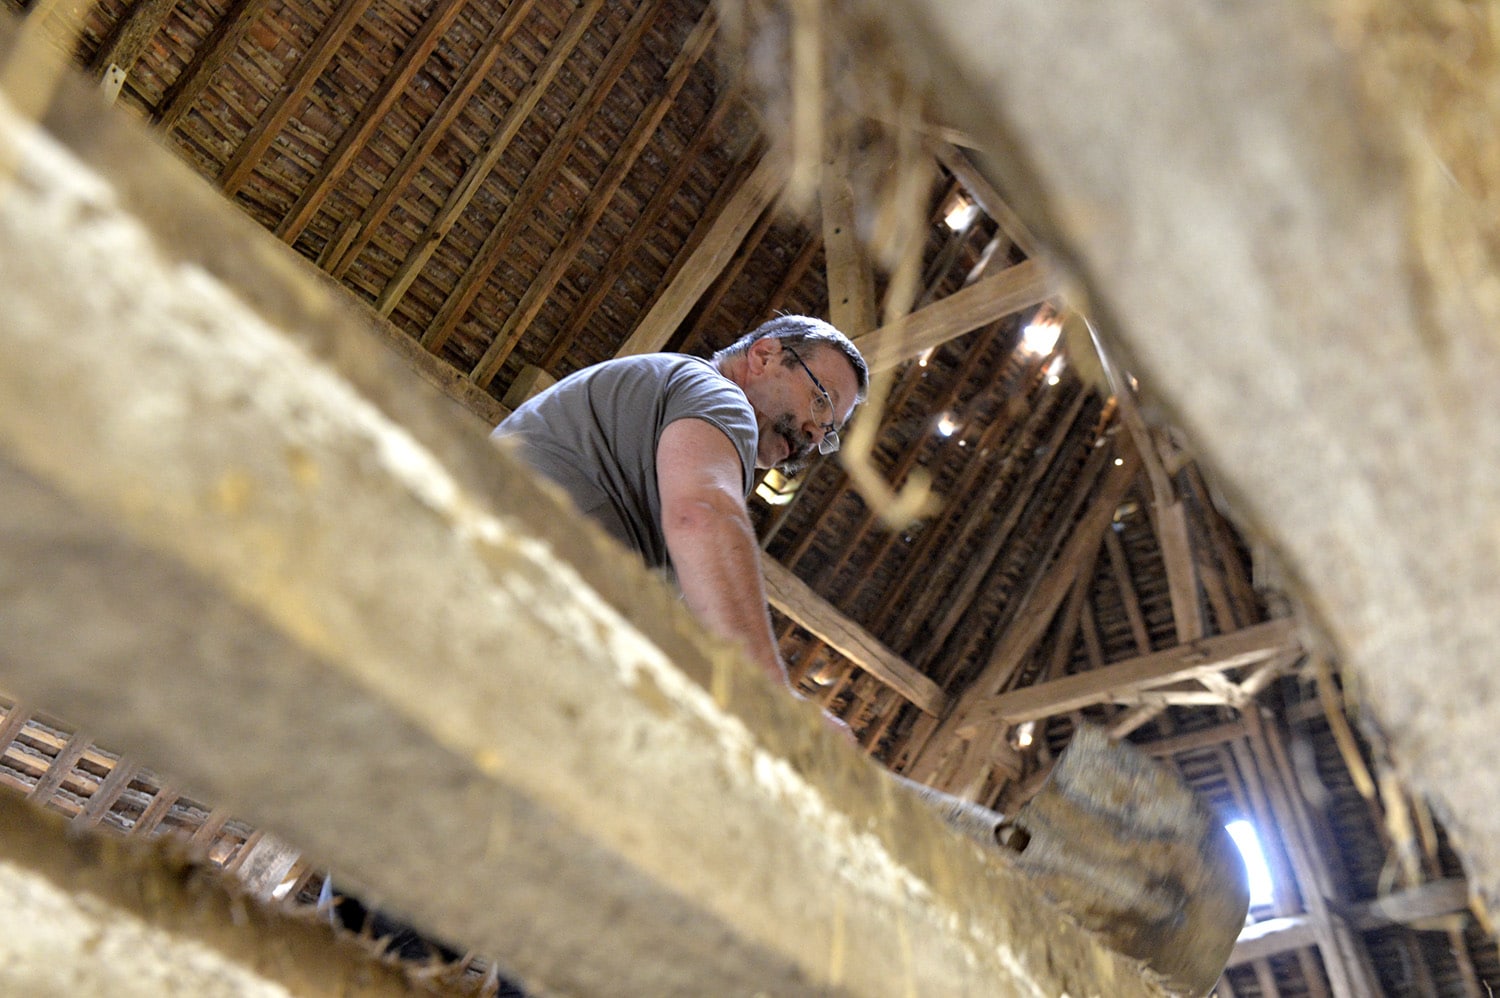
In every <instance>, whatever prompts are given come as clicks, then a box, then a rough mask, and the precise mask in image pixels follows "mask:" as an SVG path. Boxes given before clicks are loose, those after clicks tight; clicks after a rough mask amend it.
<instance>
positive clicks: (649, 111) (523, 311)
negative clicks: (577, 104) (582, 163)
mask: <svg viewBox="0 0 1500 998" xmlns="http://www.w3.org/2000/svg"><path fill="white" fill-rule="evenodd" d="M718 26H719V22H718V18H717V16H716V15H715V13H714V8H713V6H712V5H710V6H708V7H707V8H705V10H704V12H703V15H702V17H700V18H699V20H698V23H697V25H695V26H694V28H693V31H692V33H691V34H690V35H689V36H688V38H687V41H685V42H684V43H683V47H682V49H681V51H679V52H678V53H677V58H676V59H675V60H673V62H672V65H671V66H669V67H668V68H667V72H666V76H665V78H664V79H663V81H662V84H661V87H660V89H659V90H657V92H656V95H655V96H654V97H653V98H652V100H651V101H650V103H648V104H647V105H646V107H645V109H644V110H642V112H641V113H640V115H639V116H638V117H637V118H636V122H635V124H634V126H632V128H631V130H630V133H629V134H628V135H627V136H625V139H624V141H623V142H622V143H621V144H620V147H619V148H618V150H617V151H616V152H615V153H614V156H613V157H612V158H611V159H610V162H609V165H608V166H606V167H605V168H604V174H603V176H601V177H600V178H599V180H598V181H597V182H596V183H595V184H594V186H593V188H592V189H591V190H590V192H589V195H588V200H587V201H586V202H585V203H584V205H583V207H582V209H580V210H579V213H578V215H577V217H576V218H574V219H573V220H572V221H571V222H570V223H569V225H568V234H567V235H566V236H565V237H564V238H563V241H562V243H561V244H559V245H558V246H557V247H556V248H554V249H553V250H552V252H551V253H550V254H549V255H548V257H547V262H546V263H545V264H543V265H542V268H541V270H540V271H539V272H538V273H537V275H536V277H534V278H533V279H532V282H531V286H530V287H528V288H527V289H526V292H525V293H524V294H523V295H522V296H521V300H520V302H518V303H517V304H516V307H515V309H514V311H512V312H511V313H510V315H508V316H506V318H505V322H504V323H502V324H501V326H500V328H499V329H498V330H497V331H496V332H495V337H494V339H493V340H491V342H490V345H489V347H488V348H487V349H486V350H485V351H484V354H483V355H482V356H481V357H480V358H479V360H478V362H476V363H475V364H474V367H473V369H472V370H471V371H469V380H471V381H473V382H474V383H475V384H476V385H479V386H481V387H485V386H487V385H489V383H490V382H491V381H493V380H494V378H495V375H496V374H498V373H499V372H500V369H501V368H502V367H504V366H505V362H506V360H507V359H509V357H510V354H511V351H512V350H514V349H515V347H516V344H517V343H519V342H520V341H521V337H522V336H524V335H525V333H526V330H527V328H528V327H529V326H530V325H531V323H532V321H533V320H535V319H536V317H537V315H538V314H540V312H541V311H542V308H543V307H544V306H545V305H546V304H547V300H548V298H549V296H550V295H551V294H552V290H553V289H554V288H556V287H557V282H558V281H560V280H562V278H563V275H564V274H566V273H567V270H568V268H569V267H570V266H572V264H573V260H574V259H575V258H576V257H577V256H578V251H579V250H580V249H582V248H583V244H584V242H585V241H586V240H587V239H588V238H589V236H590V235H591V234H592V233H593V231H594V226H595V225H597V224H598V223H599V219H600V218H602V217H603V215H604V212H605V210H606V209H607V208H608V207H609V205H610V202H611V201H612V200H613V199H614V196H615V194H616V193H618V192H619V190H620V186H621V185H622V184H623V183H624V182H625V178H626V176H627V175H629V173H630V170H631V168H632V167H634V166H635V163H636V160H638V159H639V158H640V156H641V153H643V152H645V151H646V146H647V145H648V144H650V142H651V139H652V138H653V137H654V136H655V135H656V130H657V129H658V128H659V127H660V126H661V123H662V121H663V120H664V119H665V118H666V116H667V113H668V112H669V111H671V110H672V103H673V101H675V100H676V99H677V95H678V94H679V93H681V92H682V88H683V86H684V85H685V84H686V83H687V81H688V77H689V76H690V75H691V74H692V72H693V70H694V69H695V68H696V67H697V66H698V63H699V60H701V59H702V58H703V54H704V53H705V52H706V51H708V46H709V44H710V43H711V42H712V41H713V40H714V35H715V34H716V32H717V30H718Z"/></svg>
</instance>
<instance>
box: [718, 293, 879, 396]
mask: <svg viewBox="0 0 1500 998" xmlns="http://www.w3.org/2000/svg"><path fill="white" fill-rule="evenodd" d="M767 338H769V339H774V340H781V343H782V346H789V347H794V348H795V347H799V346H802V345H803V344H812V345H814V346H826V347H829V348H831V349H834V350H837V351H838V352H839V353H841V354H843V355H844V358H845V359H846V360H848V361H849V366H850V367H852V368H854V380H855V381H856V382H857V383H858V386H859V390H858V391H857V392H856V393H855V396H854V401H855V403H856V404H858V403H860V402H863V401H864V400H865V396H866V395H867V394H868V393H869V390H870V366H869V365H868V364H866V363H865V358H864V357H863V356H862V355H861V354H860V352H859V348H858V347H856V346H855V345H854V342H853V341H852V340H850V339H849V337H847V336H845V335H844V334H843V333H841V332H839V331H838V330H837V329H836V328H834V326H833V325H832V324H831V323H827V322H824V321H823V320H822V319H814V318H813V317H812V316H810V315H778V316H777V317H776V318H774V319H772V320H771V321H769V322H763V323H761V324H760V325H759V326H756V327H755V328H754V329H752V330H750V332H748V333H746V334H745V335H744V336H741V337H740V338H739V339H737V340H735V341H734V342H733V343H731V344H729V345H728V346H727V347H725V348H724V349H722V350H719V351H718V352H716V353H715V354H714V355H713V360H714V363H719V362H720V361H723V360H727V359H728V358H730V357H736V356H739V355H740V354H743V353H745V352H746V351H747V350H749V349H750V344H752V343H754V342H755V341H756V340H763V339H767ZM786 363H787V366H788V367H790V366H791V365H792V364H793V363H795V361H791V360H788V361H787V362H786Z"/></svg>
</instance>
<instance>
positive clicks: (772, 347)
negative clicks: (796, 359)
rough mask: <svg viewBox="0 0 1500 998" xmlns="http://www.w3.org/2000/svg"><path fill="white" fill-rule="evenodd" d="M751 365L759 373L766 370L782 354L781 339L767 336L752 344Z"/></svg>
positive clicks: (750, 351)
mask: <svg viewBox="0 0 1500 998" xmlns="http://www.w3.org/2000/svg"><path fill="white" fill-rule="evenodd" d="M749 353H750V361H751V365H750V366H751V367H752V368H754V369H755V370H756V372H757V373H759V372H763V371H765V370H766V369H767V368H768V367H770V366H771V363H772V362H773V361H775V360H776V359H777V358H778V356H779V355H780V354H781V341H780V340H778V339H776V338H775V337H772V336H766V337H763V338H761V339H758V340H756V341H755V342H754V343H751V344H750V350H749Z"/></svg>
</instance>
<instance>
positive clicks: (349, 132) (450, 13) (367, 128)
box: [276, 0, 468, 243]
mask: <svg viewBox="0 0 1500 998" xmlns="http://www.w3.org/2000/svg"><path fill="white" fill-rule="evenodd" d="M467 2H468V0H439V3H438V4H437V5H436V6H435V7H434V9H433V10H432V11H431V12H430V13H428V15H427V20H426V21H425V22H423V24H422V27H421V28H420V29H418V31H417V34H416V36H415V37H414V38H412V40H411V41H410V42H409V43H408V44H407V46H406V49H405V50H404V51H403V52H402V53H401V56H400V57H399V58H398V59H397V60H396V63H395V65H393V66H392V67H391V68H390V71H389V72H387V73H386V75H385V79H383V80H381V81H380V86H379V87H378V88H376V91H375V93H374V94H373V95H372V96H371V97H370V99H369V100H368V102H367V103H366V104H365V106H364V107H363V108H361V109H360V112H359V116H358V117H357V118H356V119H355V121H354V122H353V123H352V124H351V125H350V126H349V127H348V128H346V129H345V130H344V134H343V135H341V136H340V137H339V141H338V144H337V145H336V146H334V148H333V151H332V152H330V153H329V154H328V155H327V157H325V158H324V160H323V165H322V166H320V167H319V168H318V172H317V175H316V176H314V177H313V179H312V180H311V181H309V182H308V184H307V186H306V187H304V188H303V189H302V194H301V195H300V196H299V197H298V198H297V203H296V204H294V205H292V207H291V209H290V210H289V211H288V212H287V213H286V216H285V217H284V218H282V220H281V222H280V223H279V224H278V225H277V226H276V234H277V235H278V236H280V237H281V238H282V239H283V240H285V241H286V242H287V243H295V242H296V241H297V237H298V236H299V235H301V234H302V230H303V229H305V228H306V227H307V224H308V223H309V222H310V221H312V218H313V216H314V215H315V214H316V213H317V211H318V208H319V207H321V206H322V204H323V202H324V201H325V200H327V198H328V195H329V194H331V193H332V192H333V188H334V186H335V185H336V184H337V183H338V182H339V179H340V178H341V177H342V176H343V175H344V171H346V170H348V169H349V164H350V163H352V162H354V157H355V156H357V155H359V152H360V150H361V149H362V148H364V145H365V143H366V142H367V141H369V138H370V136H371V135H372V134H374V132H375V129H376V128H377V127H379V125H380V123H381V121H382V120H384V118H385V115H386V112H387V111H389V110H390V109H391V106H392V105H393V104H395V103H396V100H397V99H398V98H399V97H400V96H401V94H402V92H403V91H404V90H405V89H406V85H407V84H408V83H410V82H411V80H412V77H414V76H416V74H417V70H419V69H421V68H422V64H423V63H425V62H426V61H427V57H428V56H430V55H431V54H432V50H433V49H435V48H437V44H438V42H440V41H442V38H443V33H444V32H446V31H447V30H448V27H449V26H450V25H451V24H452V23H453V21H454V19H455V18H457V17H458V15H459V13H460V12H462V11H463V9H464V5H465V4H466V3H467Z"/></svg>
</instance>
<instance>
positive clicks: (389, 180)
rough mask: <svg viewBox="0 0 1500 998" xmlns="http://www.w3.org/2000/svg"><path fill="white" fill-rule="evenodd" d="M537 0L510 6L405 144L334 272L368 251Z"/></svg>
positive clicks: (336, 258)
mask: <svg viewBox="0 0 1500 998" xmlns="http://www.w3.org/2000/svg"><path fill="white" fill-rule="evenodd" d="M534 4H535V0H517V2H515V3H513V4H511V5H510V6H509V7H507V8H506V9H505V14H504V16H503V17H501V18H500V20H498V21H497V22H495V26H494V27H493V28H491V29H490V33H489V35H487V36H486V37H485V39H484V42H483V43H482V44H481V45H480V46H479V51H478V52H477V53H475V55H474V57H473V58H472V59H470V60H469V61H468V63H467V64H466V65H465V66H464V69H463V72H462V73H461V74H460V75H459V77H458V79H457V80H456V81H455V82H454V85H453V88H452V89H451V90H449V91H448V93H447V94H445V95H444V96H443V99H442V102H441V103H439V104H438V106H437V108H436V109H435V110H434V111H433V113H432V114H431V116H429V117H428V119H427V121H426V122H425V123H423V125H422V130H421V131H420V132H419V133H418V134H417V137H416V139H414V140H413V141H412V143H411V144H410V145H409V146H407V147H406V152H405V153H403V154H402V156H401V162H399V163H398V164H396V166H395V168H394V169H392V170H391V172H390V174H389V175H388V176H387V177H386V179H385V183H384V184H382V185H381V187H380V191H379V193H377V194H376V195H375V197H373V198H372V199H371V200H370V203H369V204H368V205H366V206H365V210H364V211H363V212H362V213H361V214H360V216H359V221H358V222H357V223H355V225H354V227H353V228H352V229H350V230H349V232H348V233H347V234H346V235H345V237H344V245H342V246H339V247H337V248H336V250H335V252H334V253H333V254H332V262H331V264H330V266H329V268H328V272H329V273H330V274H332V275H333V276H334V277H343V276H344V274H345V272H347V271H348V269H349V268H350V267H351V266H352V265H353V264H354V261H355V260H356V259H358V258H359V255H360V254H361V253H362V252H364V248H365V246H366V245H368V244H369V242H370V239H371V238H372V237H373V236H374V235H375V231H376V230H377V229H379V228H380V226H381V224H382V223H384V222H385V219H386V217H387V216H388V215H389V214H390V213H391V210H392V209H393V208H394V207H395V206H396V203H397V202H398V201H399V200H400V198H401V196H402V195H403V194H404V193H405V192H406V190H407V188H408V187H409V186H410V185H411V182H412V178H413V177H415V176H416V175H417V172H418V171H419V170H420V169H421V168H422V166H423V164H424V162H425V161H426V160H427V157H428V156H430V155H431V153H432V151H433V149H435V148H436V147H437V144H438V143H439V142H440V141H441V140H442V139H443V137H444V136H445V135H447V134H448V133H449V131H450V130H451V129H452V128H453V124H454V122H455V121H457V120H458V117H459V115H460V114H461V113H462V112H463V110H464V108H465V107H466V106H468V103H469V100H470V98H472V97H473V96H474V94H475V92H476V91H477V90H478V89H479V87H480V85H481V84H483V83H484V81H485V78H486V77H487V76H488V75H489V72H490V69H491V68H493V67H494V65H495V61H496V60H497V59H499V57H500V53H501V52H502V51H503V50H504V48H505V45H506V44H507V43H508V42H509V41H510V39H511V36H512V35H514V34H515V32H516V29H517V28H519V27H520V26H521V23H522V22H523V21H524V20H525V18H526V15H527V14H529V13H530V12H531V8H532V6H533V5H534Z"/></svg>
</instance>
